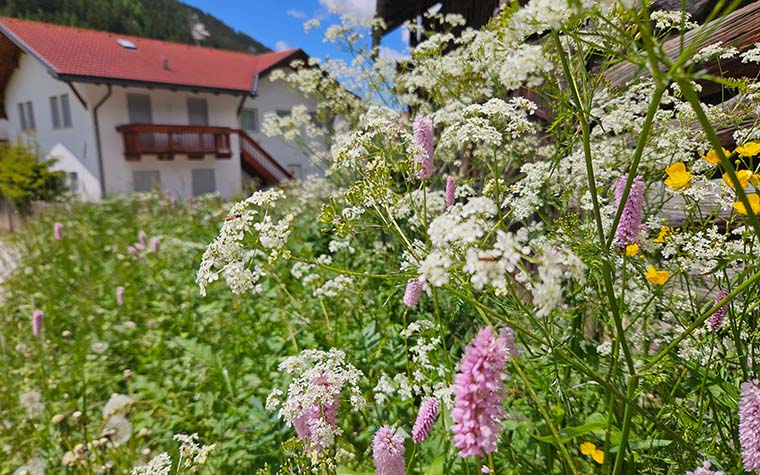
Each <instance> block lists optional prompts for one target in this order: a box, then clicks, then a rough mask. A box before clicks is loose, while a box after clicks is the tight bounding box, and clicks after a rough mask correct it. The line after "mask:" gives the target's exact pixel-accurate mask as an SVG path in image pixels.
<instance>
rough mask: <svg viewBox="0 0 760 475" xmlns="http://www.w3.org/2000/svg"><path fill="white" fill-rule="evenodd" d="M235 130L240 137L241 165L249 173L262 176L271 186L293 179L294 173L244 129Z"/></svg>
mask: <svg viewBox="0 0 760 475" xmlns="http://www.w3.org/2000/svg"><path fill="white" fill-rule="evenodd" d="M234 132H236V133H237V134H238V137H240V159H241V165H242V166H243V169H244V170H245V171H246V172H247V173H248V174H250V175H258V176H260V177H261V178H262V179H263V180H264V181H265V182H266V183H267V184H268V185H270V186H274V185H277V184H279V183H280V182H282V181H286V180H292V179H293V175H292V174H291V173H290V172H289V171H287V170H286V169H284V168H283V167H282V165H280V164H279V163H277V161H276V160H275V159H274V158H272V156H271V155H269V154H268V153H267V152H266V150H264V149H263V148H261V145H259V144H258V143H257V142H256V141H255V140H253V139H252V138H251V136H250V135H248V134H247V133H245V131H244V130H241V129H235V130H234Z"/></svg>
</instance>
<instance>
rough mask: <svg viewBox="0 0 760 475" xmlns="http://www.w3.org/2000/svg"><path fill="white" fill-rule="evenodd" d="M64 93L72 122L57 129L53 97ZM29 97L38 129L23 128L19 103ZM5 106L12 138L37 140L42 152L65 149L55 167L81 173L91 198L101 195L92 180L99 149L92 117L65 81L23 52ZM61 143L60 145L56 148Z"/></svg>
mask: <svg viewBox="0 0 760 475" xmlns="http://www.w3.org/2000/svg"><path fill="white" fill-rule="evenodd" d="M75 87H78V86H75ZM79 90H80V91H81V89H79ZM61 94H68V96H69V106H70V108H71V122H72V125H71V127H69V128H61V129H54V128H53V117H52V112H51V110H50V97H51V96H60V95H61ZM27 101H31V102H32V108H33V111H34V121H35V125H36V131H35V132H32V133H24V132H23V131H22V130H21V117H20V114H19V110H18V104H19V103H20V102H27ZM5 108H6V114H7V115H8V136H9V139H10V140H11V141H12V142H14V141H16V140H18V139H19V138H20V137H23V139H24V140H29V141H35V142H37V144H39V146H40V148H41V152H42V155H43V156H49V155H53V156H55V154H51V151H53V150H54V149H56V150H59V151H64V150H65V151H66V152H65V153H64V154H63V156H56V158H58V159H59V163H58V165H57V166H56V167H55V168H57V169H59V170H63V171H66V172H76V173H77V174H78V175H81V176H80V177H79V181H80V183H85V182H87V186H88V189H87V190H86V193H87V196H88V198H89V199H98V197H99V196H100V190H99V186H94V187H93V184H92V182H91V180H90V178H92V177H97V176H98V164H97V153H96V150H95V147H94V142H93V141H92V137H93V136H92V119H91V116H90V113H89V112H88V111H87V110H85V108H84V106H83V105H82V104H81V103H80V102H79V99H77V97H76V95H75V94H74V93H73V91H72V90H71V89H70V88H69V86H68V85H67V84H66V83H64V82H61V81H58V80H56V79H54V78H53V77H52V76H51V75H50V74H49V73H48V72H47V69H46V68H45V66H43V65H42V63H40V62H39V61H37V60H36V59H35V58H33V57H31V56H29V55H27V54H21V57H20V58H19V66H18V68H17V69H16V71H14V73H13V75H12V76H11V79H10V81H9V83H8V87H7V88H6V91H5ZM58 145H60V147H58V148H56V147H57V146H58ZM80 191H82V190H80Z"/></svg>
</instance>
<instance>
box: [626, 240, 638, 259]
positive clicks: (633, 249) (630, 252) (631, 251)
mask: <svg viewBox="0 0 760 475" xmlns="http://www.w3.org/2000/svg"><path fill="white" fill-rule="evenodd" d="M638 253H639V245H638V244H636V243H635V242H634V243H633V244H629V245H627V246H625V255H626V256H630V257H633V256H635V255H636V254H638Z"/></svg>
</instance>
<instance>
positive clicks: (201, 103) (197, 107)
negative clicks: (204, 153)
mask: <svg viewBox="0 0 760 475" xmlns="http://www.w3.org/2000/svg"><path fill="white" fill-rule="evenodd" d="M187 115H188V117H187V118H188V123H189V124H190V125H197V126H201V127H205V126H207V125H208V103H207V102H206V99H203V98H199V97H188V98H187ZM184 140H185V141H187V140H190V141H194V142H195V141H199V142H201V143H192V144H185V145H192V146H193V148H198V149H201V150H209V149H212V148H213V146H214V136H213V135H211V134H193V135H191V136H188V137H185V138H184Z"/></svg>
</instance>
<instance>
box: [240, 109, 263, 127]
mask: <svg viewBox="0 0 760 475" xmlns="http://www.w3.org/2000/svg"><path fill="white" fill-rule="evenodd" d="M240 128H241V129H243V130H245V131H247V132H258V131H259V111H258V110H257V109H243V110H242V111H240Z"/></svg>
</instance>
